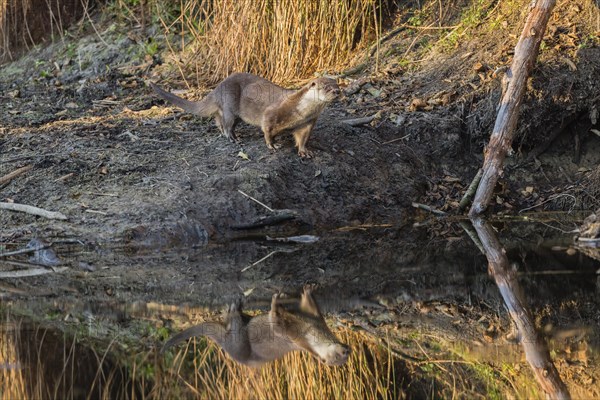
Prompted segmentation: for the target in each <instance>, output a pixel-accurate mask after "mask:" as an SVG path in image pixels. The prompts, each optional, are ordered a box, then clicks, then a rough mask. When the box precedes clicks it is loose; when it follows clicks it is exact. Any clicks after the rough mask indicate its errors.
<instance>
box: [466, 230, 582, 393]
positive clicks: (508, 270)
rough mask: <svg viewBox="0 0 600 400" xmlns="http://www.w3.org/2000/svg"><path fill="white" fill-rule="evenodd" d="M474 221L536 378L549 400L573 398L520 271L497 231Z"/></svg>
mask: <svg viewBox="0 0 600 400" xmlns="http://www.w3.org/2000/svg"><path fill="white" fill-rule="evenodd" d="M471 222H472V223H473V226H474V227H475V230H476V231H477V235H478V236H479V240H480V241H481V244H482V247H483V249H484V251H485V256H486V257H487V260H488V272H489V273H490V275H492V277H493V278H494V280H495V281H496V285H497V286H498V289H499V290H500V294H501V295H502V298H503V299H504V303H505V304H506V307H507V308H508V311H509V313H510V316H511V318H512V320H513V321H514V323H515V325H516V326H517V329H518V330H519V335H520V336H521V344H522V345H523V350H524V351H525V358H526V359H527V362H528V363H529V365H530V366H531V369H532V370H533V374H534V375H535V379H536V380H537V381H538V383H539V385H540V387H541V388H542V390H544V392H546V394H547V395H548V397H549V398H551V399H570V398H571V396H570V394H569V391H568V389H567V387H566V385H565V384H564V382H563V381H562V379H561V378H560V375H559V373H558V371H557V369H556V367H555V366H554V363H553V362H552V359H551V358H550V352H549V351H548V346H547V345H546V341H545V340H544V338H543V337H542V336H541V335H540V334H539V333H538V331H537V330H536V328H535V323H534V319H533V315H531V311H530V310H529V306H528V305H527V301H526V300H525V296H524V295H523V290H522V288H521V285H520V284H519V281H518V280H517V271H516V270H515V269H513V268H512V267H511V265H510V262H509V260H508V257H507V256H506V251H505V250H504V249H503V248H502V244H501V243H500V241H499V240H498V237H497V236H496V232H495V231H494V228H492V226H491V224H490V223H489V222H487V221H484V220H483V219H481V218H475V219H472V220H471Z"/></svg>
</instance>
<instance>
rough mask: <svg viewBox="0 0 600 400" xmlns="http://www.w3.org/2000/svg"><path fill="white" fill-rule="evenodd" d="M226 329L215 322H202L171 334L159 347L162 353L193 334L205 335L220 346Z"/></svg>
mask: <svg viewBox="0 0 600 400" xmlns="http://www.w3.org/2000/svg"><path fill="white" fill-rule="evenodd" d="M226 333H227V331H226V330H225V327H224V326H223V325H221V324H219V323H217V322H204V323H202V324H200V325H196V326H192V327H191V328H188V329H186V330H185V331H182V332H179V333H178V334H177V335H175V336H173V337H172V338H171V339H169V340H168V341H167V343H165V345H164V346H163V348H162V349H161V351H160V352H161V353H164V352H165V351H166V350H167V349H169V348H170V347H172V346H175V345H176V344H177V343H180V342H183V341H184V340H187V339H189V338H191V337H194V336H206V337H208V338H210V339H212V340H214V341H215V342H217V344H218V345H220V346H222V345H223V342H224V341H225V334H226Z"/></svg>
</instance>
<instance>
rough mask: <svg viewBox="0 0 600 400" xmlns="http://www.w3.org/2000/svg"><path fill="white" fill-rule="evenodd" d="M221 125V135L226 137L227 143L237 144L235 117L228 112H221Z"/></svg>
mask: <svg viewBox="0 0 600 400" xmlns="http://www.w3.org/2000/svg"><path fill="white" fill-rule="evenodd" d="M221 124H222V126H223V134H224V135H225V136H227V138H228V139H229V141H231V142H234V143H237V142H238V138H237V136H236V135H235V132H234V130H235V125H236V117H235V114H234V113H232V112H231V111H230V110H227V109H225V110H223V114H222V119H221Z"/></svg>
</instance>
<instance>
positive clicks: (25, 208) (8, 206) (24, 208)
mask: <svg viewBox="0 0 600 400" xmlns="http://www.w3.org/2000/svg"><path fill="white" fill-rule="evenodd" d="M0 210H10V211H19V212H24V213H26V214H31V215H37V216H39V217H44V218H48V219H59V220H63V221H64V220H66V219H67V216H66V215H64V214H63V213H60V212H55V211H48V210H44V209H43V208H38V207H34V206H29V205H27V204H18V203H4V202H0Z"/></svg>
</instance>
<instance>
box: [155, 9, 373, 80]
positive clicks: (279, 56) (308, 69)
mask: <svg viewBox="0 0 600 400" xmlns="http://www.w3.org/2000/svg"><path fill="white" fill-rule="evenodd" d="M380 2H381V0H339V1H330V0H299V1H255V0H222V1H208V0H204V1H201V2H200V3H199V4H198V2H196V1H192V0H184V1H183V2H182V5H181V10H180V15H179V17H178V18H176V19H172V22H170V23H169V22H167V20H166V18H161V21H162V23H163V27H164V30H165V32H166V33H168V34H170V35H171V36H172V34H174V33H175V34H179V37H180V39H181V41H182V42H181V44H182V46H180V47H182V50H181V51H179V50H173V51H172V56H173V57H172V58H171V62H174V63H177V64H178V67H179V68H180V71H181V72H182V73H183V74H185V75H187V76H192V75H196V76H197V77H198V78H199V79H202V80H208V81H218V80H220V79H222V78H223V77H225V76H227V75H229V74H230V73H232V72H240V71H244V72H252V73H256V74H260V75H262V76H265V77H266V78H268V79H271V80H274V81H277V82H291V81H298V80H299V79H303V78H307V77H310V76H311V75H313V74H314V73H315V72H323V71H327V70H329V71H332V70H336V69H339V68H342V67H344V66H347V65H348V64H349V63H350V60H351V59H352V57H353V55H354V54H355V53H354V51H355V50H357V49H359V48H361V47H364V46H365V45H366V44H367V43H369V42H370V41H372V40H373V39H374V37H375V26H376V17H377V15H378V10H379V7H380ZM157 6H158V5H157ZM157 10H160V7H159V8H157ZM159 15H160V12H159ZM163 16H164V14H163ZM185 38H187V40H185ZM172 49H175V46H173V47H172Z"/></svg>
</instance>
